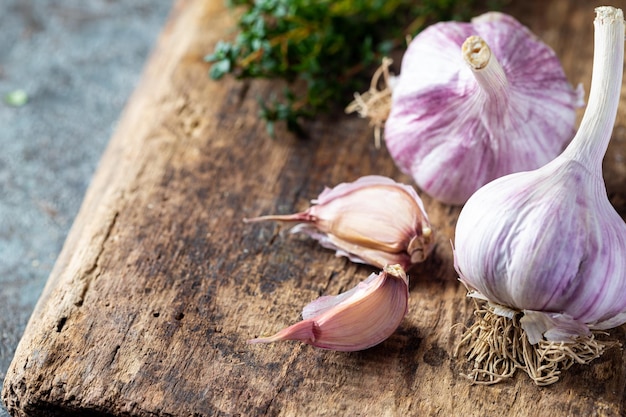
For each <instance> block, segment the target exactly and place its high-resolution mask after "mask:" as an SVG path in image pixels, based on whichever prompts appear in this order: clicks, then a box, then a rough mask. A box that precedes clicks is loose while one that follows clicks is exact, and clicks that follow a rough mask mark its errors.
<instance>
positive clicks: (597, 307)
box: [454, 7, 626, 383]
mask: <svg viewBox="0 0 626 417" xmlns="http://www.w3.org/2000/svg"><path fill="white" fill-rule="evenodd" d="M596 13H597V16H596V19H595V21H594V26H595V49H594V66H593V75H592V84H591V91H590V95H589V104H588V106H587V109H586V111H585V114H584V117H583V119H582V121H581V125H580V129H579V131H578V133H577V134H576V136H575V137H574V139H573V140H572V142H571V143H570V144H569V146H568V147H567V148H566V149H565V151H564V152H563V153H562V154H561V155H560V156H558V157H557V158H555V159H554V160H553V161H552V162H550V163H549V164H547V165H545V166H544V167H542V168H539V169H537V170H534V171H528V172H521V173H516V174H511V175H507V176H504V177H502V178H499V179H497V180H495V181H493V182H491V183H489V184H487V185H485V186H484V187H482V188H480V189H479V190H478V191H477V192H476V193H475V194H474V195H473V196H472V197H471V198H470V199H469V200H468V201H467V203H466V204H465V206H464V207H463V209H462V211H461V213H460V215H459V218H458V221H457V225H456V233H455V234H456V237H455V248H454V258H455V264H456V265H455V266H456V269H457V271H458V273H459V276H460V279H461V281H462V282H463V283H464V284H465V285H466V286H467V287H468V288H470V289H471V290H472V291H473V292H472V295H477V296H478V297H479V298H483V299H486V300H488V302H489V303H490V304H491V307H490V310H489V311H490V313H489V314H492V315H501V316H505V315H507V314H508V318H507V319H506V320H504V322H506V321H507V320H508V321H509V324H510V325H511V327H512V328H516V329H518V330H519V337H515V338H512V337H508V338H506V339H502V340H508V342H506V343H505V342H503V343H504V345H506V344H507V343H508V344H509V345H510V344H511V343H513V342H510V340H515V343H528V344H529V346H528V347H527V348H524V350H525V351H526V352H533V354H534V355H535V356H533V360H528V357H526V356H525V357H523V358H521V357H516V356H515V354H514V353H512V352H518V353H519V352H520V351H521V350H519V349H518V347H516V348H511V347H509V349H510V350H509V351H506V352H508V353H506V352H505V353H506V354H505V353H503V352H498V354H502V355H503V356H504V357H505V359H502V357H501V356H498V355H493V356H489V357H490V358H498V359H502V361H503V363H504V362H506V360H509V359H510V358H511V357H513V358H514V359H515V360H516V361H518V362H519V363H523V364H525V366H526V369H525V370H526V371H527V372H528V373H529V375H531V376H533V378H538V379H535V380H536V381H539V383H550V382H554V381H555V380H556V379H558V372H559V369H560V368H559V367H565V366H567V363H572V362H573V361H576V362H579V363H586V362H588V361H590V360H591V359H593V358H595V357H597V356H599V354H601V352H602V349H603V346H602V344H599V343H598V342H597V341H595V340H594V336H593V333H592V331H593V330H604V329H609V328H612V327H615V326H618V325H621V324H623V323H625V322H626V224H625V223H624V221H623V220H622V218H621V217H620V215H619V214H618V213H617V212H616V211H615V209H614V208H613V207H612V206H611V203H610V202H609V200H608V198H607V193H606V188H605V185H604V182H603V180H602V159H603V157H604V154H605V152H606V149H607V146H608V143H609V141H610V138H611V133H612V129H613V125H614V123H615V118H616V114H617V107H618V103H619V99H620V92H621V86H622V72H623V58H624V18H623V13H622V11H621V10H620V9H615V8H612V7H600V8H597V9H596ZM507 310H508V311H509V312H511V313H507V314H503V313H502V312H503V311H507ZM484 319H485V320H486V321H489V322H491V321H492V318H489V317H486V316H485V318H484ZM481 320H482V319H481ZM493 321H494V322H495V321H497V320H493ZM511 323H512V324H511ZM478 326H482V327H481V329H485V328H487V327H488V326H485V323H484V322H483V323H481V322H480V320H479V323H478ZM481 331H482V330H481ZM496 331H503V330H502V329H492V333H493V332H496ZM492 336H493V334H492ZM520 340H521V342H520ZM476 343H481V342H476ZM555 343H556V344H555ZM561 343H564V344H565V345H564V346H566V347H567V349H569V350H568V351H565V350H564V351H563V355H562V356H561V357H559V358H557V359H550V361H552V362H550V363H546V362H545V361H548V359H546V356H542V355H543V353H542V352H545V349H547V348H551V349H555V350H553V352H554V351H559V349H561V348H559V347H558V346H560V345H559V344H561ZM493 345H496V344H495V343H494V344H493ZM504 345H503V346H504ZM531 345H532V346H531ZM555 346H557V347H555ZM563 349H565V348H563ZM572 352H574V354H572ZM576 352H579V353H576ZM580 352H587V353H584V355H586V356H584V357H582V358H581V357H579V356H577V355H579V354H580ZM590 352H591V353H590ZM492 353H494V352H492ZM506 355H510V356H509V357H507V356H506ZM572 355H574V356H572ZM483 357H487V356H483ZM494 360H495V359H494ZM542 361H543V362H542ZM567 361H570V362H567ZM537 375H539V376H537ZM544 377H545V378H547V379H542V378H544ZM546 381H547V382H546Z"/></svg>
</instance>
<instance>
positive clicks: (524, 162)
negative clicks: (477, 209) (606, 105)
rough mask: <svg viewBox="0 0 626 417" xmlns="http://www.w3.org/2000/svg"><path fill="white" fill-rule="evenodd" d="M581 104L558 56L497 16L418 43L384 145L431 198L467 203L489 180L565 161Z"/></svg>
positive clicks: (405, 67) (442, 27)
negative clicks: (561, 155)
mask: <svg viewBox="0 0 626 417" xmlns="http://www.w3.org/2000/svg"><path fill="white" fill-rule="evenodd" d="M468 38H469V39H468ZM581 104H582V91H581V89H579V90H578V91H576V90H574V89H573V88H572V87H571V85H570V84H569V83H568V82H567V80H566V78H565V74H564V72H563V69H562V67H561V65H560V62H559V60H558V58H557V57H556V55H555V53H554V52H553V51H552V50H551V49H550V48H549V47H548V46H547V45H545V44H544V43H542V42H541V41H540V40H538V39H537V38H536V37H535V36H534V35H533V34H532V33H531V32H530V31H529V30H528V29H527V28H526V27H524V26H523V25H521V24H520V23H519V22H517V21H516V20H515V19H513V18H512V17H511V16H508V15H505V14H502V13H496V12H490V13H486V14H484V15H481V16H479V17H477V18H474V19H473V20H472V21H471V23H462V22H442V23H438V24H435V25H432V26H430V27H428V28H427V29H425V30H424V31H423V32H421V33H420V34H419V35H418V36H416V37H415V38H414V39H413V41H412V42H411V43H410V45H409V46H408V49H407V51H406V53H405V55H404V57H403V60H402V66H401V71H400V75H399V76H398V78H397V80H396V82H395V84H394V86H393V91H392V102H391V113H390V115H389V118H388V119H387V121H386V123H385V142H386V145H387V148H388V150H389V153H390V154H391V156H392V158H393V159H394V161H395V163H396V165H397V166H398V167H399V168H400V169H401V170H402V171H403V172H404V173H406V174H409V175H411V176H412V177H413V179H414V180H415V182H416V184H417V185H418V186H419V187H420V188H421V189H422V190H423V191H424V192H426V193H428V194H429V195H431V196H432V197H434V198H436V199H438V200H440V201H443V202H445V203H450V204H462V203H464V202H465V201H466V200H467V199H468V198H469V196H470V195H471V194H472V193H473V192H474V191H476V190H477V189H478V188H479V187H481V186H482V185H484V184H486V183H487V182H489V181H491V180H493V179H495V178H498V177H501V176H503V175H506V174H510V173H512V172H518V171H525V170H529V169H535V168H538V167H540V166H542V165H544V164H546V163H547V162H549V161H550V160H551V159H553V158H554V157H555V156H556V155H558V154H559V153H560V152H561V151H562V150H563V148H564V147H565V145H566V144H567V142H568V141H569V140H570V139H571V137H572V136H573V134H574V124H575V121H576V108H577V107H579V106H580V105H581Z"/></svg>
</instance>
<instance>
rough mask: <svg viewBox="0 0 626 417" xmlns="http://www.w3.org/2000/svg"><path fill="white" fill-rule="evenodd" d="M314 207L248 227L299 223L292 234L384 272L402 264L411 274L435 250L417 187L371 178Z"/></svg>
mask: <svg viewBox="0 0 626 417" xmlns="http://www.w3.org/2000/svg"><path fill="white" fill-rule="evenodd" d="M312 203H313V204H314V205H313V206H311V207H310V208H309V209H308V210H306V211H304V212H302V213H296V214H291V215H270V216H261V217H257V218H252V219H246V221H248V222H254V221H265V220H278V221H290V222H299V223H300V224H298V225H296V226H295V227H294V228H293V229H292V232H293V233H297V232H302V233H305V234H307V235H309V236H311V237H312V238H314V239H316V240H317V241H319V243H320V244H321V245H322V246H324V247H326V248H328V249H333V250H335V251H336V252H337V255H338V256H346V257H348V258H349V259H350V260H351V261H353V262H356V263H365V264H369V265H373V266H377V267H379V268H383V267H384V266H385V265H392V264H399V265H401V266H402V268H404V269H405V270H408V269H409V268H410V267H411V266H413V265H414V264H416V263H419V262H422V261H424V260H425V259H426V257H427V256H428V255H429V253H430V252H431V250H432V248H433V245H434V234H433V231H432V228H431V225H430V222H429V220H428V216H427V214H426V210H425V209H424V204H423V202H422V200H421V199H420V198H419V196H418V195H417V192H416V191H415V190H414V189H413V187H411V186H408V185H405V184H400V183H398V182H396V181H394V180H392V179H391V178H387V177H383V176H379V175H369V176H365V177H361V178H359V179H358V180H356V181H354V182H352V183H342V184H339V185H337V186H335V187H334V188H326V189H325V190H324V191H323V192H322V193H321V194H320V195H319V197H318V198H317V199H315V200H312Z"/></svg>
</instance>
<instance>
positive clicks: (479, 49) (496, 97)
mask: <svg viewBox="0 0 626 417" xmlns="http://www.w3.org/2000/svg"><path fill="white" fill-rule="evenodd" d="M461 53H462V55H463V59H465V62H466V63H467V64H468V66H469V67H470V69H471V70H472V73H473V74H474V77H475V78H476V82H477V83H478V85H479V87H480V90H481V92H482V93H483V94H482V95H481V96H482V97H483V100H485V106H486V107H487V108H488V110H487V111H485V112H484V113H483V114H488V115H489V118H486V119H485V122H486V125H487V126H489V125H493V123H494V122H503V121H504V120H505V117H504V115H505V114H506V111H507V107H508V95H507V94H506V89H507V86H508V85H509V83H508V80H507V77H506V74H505V72H504V69H502V66H501V65H500V62H498V59H497V58H496V57H495V56H494V55H493V53H492V52H491V48H489V45H487V42H485V41H484V40H483V38H481V37H480V36H470V37H469V38H467V39H466V40H465V42H463V45H462V46H461Z"/></svg>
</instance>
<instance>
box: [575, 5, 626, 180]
mask: <svg viewBox="0 0 626 417" xmlns="http://www.w3.org/2000/svg"><path fill="white" fill-rule="evenodd" d="M593 24H594V28H595V30H594V34H595V40H594V54H593V70H592V74H591V89H590V91H589V102H588V104H587V109H586V110H585V114H584V115H583V118H582V120H581V123H580V128H579V130H578V133H576V136H574V139H572V142H571V143H570V145H569V146H568V147H567V149H566V150H565V151H564V152H563V156H564V157H565V158H569V159H573V160H576V161H578V162H580V163H581V164H583V165H585V166H586V167H587V168H588V169H589V170H592V171H595V172H596V173H597V174H598V175H602V159H603V158H604V155H605V153H606V150H607V147H608V145H609V141H610V140H611V134H612V132H613V126H614V124H615V118H616V116H617V106H618V104H619V100H620V93H621V88H622V73H623V65H624V14H623V12H622V10H621V9H616V8H613V7H610V6H603V7H597V8H596V18H595V20H594V22H593Z"/></svg>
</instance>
